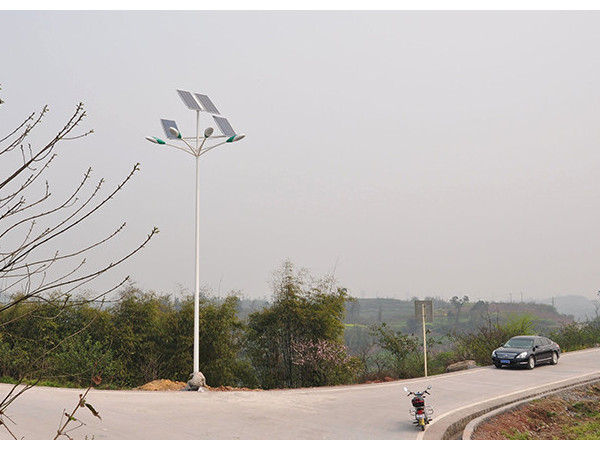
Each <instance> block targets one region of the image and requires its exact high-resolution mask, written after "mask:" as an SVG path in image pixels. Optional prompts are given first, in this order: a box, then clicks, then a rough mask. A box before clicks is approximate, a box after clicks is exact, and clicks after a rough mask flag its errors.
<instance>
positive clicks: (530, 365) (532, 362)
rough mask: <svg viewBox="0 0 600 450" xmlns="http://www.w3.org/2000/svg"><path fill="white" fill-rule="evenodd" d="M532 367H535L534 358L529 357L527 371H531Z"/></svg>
mask: <svg viewBox="0 0 600 450" xmlns="http://www.w3.org/2000/svg"><path fill="white" fill-rule="evenodd" d="M534 367H535V358H534V357H533V356H530V357H529V359H528V360H527V368H528V369H529V370H531V369H533V368H534Z"/></svg>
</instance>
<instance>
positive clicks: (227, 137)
mask: <svg viewBox="0 0 600 450" xmlns="http://www.w3.org/2000/svg"><path fill="white" fill-rule="evenodd" d="M177 93H178V94H179V96H180V97H181V99H182V100H183V102H184V103H185V105H186V106H187V107H188V108H190V109H192V110H195V111H196V136H195V138H196V139H195V141H196V142H195V143H196V145H195V146H193V145H191V144H190V140H192V139H193V138H184V137H182V135H181V132H180V131H179V127H177V124H176V123H175V121H173V120H167V119H161V123H162V126H163V130H164V132H165V135H166V137H167V139H169V140H176V141H180V142H183V143H184V144H185V147H183V146H179V145H174V144H169V143H167V142H166V141H164V140H162V139H159V138H157V137H155V136H146V139H147V140H148V141H150V142H152V143H153V144H160V145H166V146H168V147H174V148H177V149H179V150H183V151H184V152H186V153H188V154H190V155H192V156H194V157H195V159H196V219H195V220H196V225H195V227H196V229H195V253H196V254H195V289H194V358H193V361H194V362H193V373H192V380H190V381H189V382H188V388H190V390H198V388H199V387H201V386H200V385H192V381H193V380H194V379H195V378H196V376H197V374H200V375H201V377H200V378H201V379H202V380H204V375H202V374H201V372H200V315H199V312H200V156H202V155H204V154H205V153H206V152H208V151H209V150H212V149H213V148H215V147H218V146H220V145H223V144H227V143H231V142H237V141H239V140H241V139H243V138H244V137H245V135H243V134H236V133H235V132H234V131H233V128H232V127H231V125H230V124H229V121H228V120H227V119H226V118H225V117H222V116H221V115H220V114H221V113H220V112H219V111H218V110H217V108H216V107H215V105H214V104H213V103H212V102H211V101H210V99H209V98H208V97H207V96H206V95H203V94H192V93H191V92H188V91H180V90H178V91H177ZM200 112H207V113H211V114H212V115H213V116H212V117H213V119H214V121H215V123H216V124H217V126H218V127H219V129H220V130H221V132H222V135H219V136H213V135H212V134H213V131H214V130H213V128H212V127H208V128H206V129H205V130H204V137H203V139H202V141H200ZM215 114H216V115H215ZM209 139H210V140H211V141H212V140H215V139H224V140H223V141H221V142H218V143H216V144H212V145H209V146H208V147H206V148H204V144H205V143H206V142H207V140H209ZM202 383H203V381H202Z"/></svg>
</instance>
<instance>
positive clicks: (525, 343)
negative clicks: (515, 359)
mask: <svg viewBox="0 0 600 450" xmlns="http://www.w3.org/2000/svg"><path fill="white" fill-rule="evenodd" d="M504 346H505V347H510V348H531V347H533V339H530V338H512V339H511V340H509V341H508V342H507V343H506V344H505V345H504Z"/></svg>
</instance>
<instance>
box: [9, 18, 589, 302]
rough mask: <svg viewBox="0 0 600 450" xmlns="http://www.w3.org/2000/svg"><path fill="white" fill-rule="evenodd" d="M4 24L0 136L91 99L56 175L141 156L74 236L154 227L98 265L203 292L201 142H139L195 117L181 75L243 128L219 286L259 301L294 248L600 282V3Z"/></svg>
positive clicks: (410, 270)
mask: <svg viewBox="0 0 600 450" xmlns="http://www.w3.org/2000/svg"><path fill="white" fill-rule="evenodd" d="M0 42H2V45H0V67H1V69H0V84H1V85H2V91H1V93H0V94H1V95H0V96H1V98H2V99H3V100H4V101H5V104H4V105H2V107H0V134H1V135H2V136H3V135H4V134H6V132H7V131H9V130H12V128H11V127H12V126H13V125H16V124H17V122H18V121H19V120H20V119H23V118H24V117H25V116H27V115H28V114H29V113H31V112H33V111H39V110H40V109H41V107H42V106H44V105H46V104H47V105H49V106H50V110H51V113H50V116H49V117H48V119H47V120H46V122H45V123H44V126H45V127H46V128H45V129H46V130H48V131H47V134H48V135H50V134H51V131H56V130H57V128H58V126H59V125H62V124H63V123H64V122H65V121H66V119H67V118H68V117H69V116H70V114H71V113H72V112H73V110H74V108H75V105H76V104H77V103H78V102H80V101H82V102H84V104H85V107H86V110H87V112H88V115H87V118H86V122H85V124H84V125H83V126H82V131H85V130H84V129H90V128H93V129H94V131H95V132H94V134H92V135H91V136H89V137H87V138H86V139H85V140H81V141H75V142H70V143H68V144H65V145H63V146H61V147H59V148H58V149H57V150H59V153H60V158H59V160H58V162H57V164H56V165H55V167H54V173H55V175H58V178H57V179H58V184H57V182H56V181H55V182H54V184H53V186H55V189H57V190H59V191H60V189H63V188H64V189H67V188H68V187H72V186H74V185H76V183H77V182H78V180H79V179H80V178H81V175H82V174H83V172H84V170H85V169H86V168H87V167H88V166H92V167H93V169H94V174H95V176H97V177H104V178H106V180H107V185H108V186H110V187H112V186H114V185H116V184H117V183H118V182H119V181H121V179H122V178H124V177H125V176H126V175H127V173H128V172H129V171H130V169H131V168H132V167H133V165H134V164H135V163H136V162H139V163H141V171H140V172H139V173H138V174H137V175H136V177H135V178H134V180H133V182H132V183H131V184H130V185H128V186H127V188H126V189H125V190H124V191H123V192H122V193H121V194H120V195H119V196H118V197H117V198H116V199H115V200H114V201H113V202H112V204H111V206H110V208H109V209H107V211H106V213H105V214H104V215H103V216H102V220H101V221H98V220H97V221H95V222H94V223H93V224H88V225H87V227H88V228H86V229H82V230H80V231H79V233H80V235H74V236H72V238H73V239H74V240H75V239H82V242H83V240H84V239H85V238H86V236H84V235H88V236H92V235H95V233H99V234H106V232H107V231H110V230H112V229H113V228H116V227H117V226H118V225H119V224H120V223H121V222H123V221H126V222H127V229H126V232H125V233H124V234H123V236H122V238H121V241H120V243H119V246H118V247H117V248H113V249H112V250H111V252H112V251H114V252H115V253H114V254H115V256H118V255H120V254H122V252H123V251H124V250H125V249H126V248H129V247H133V246H134V245H135V244H137V243H138V242H140V241H141V240H143V238H144V237H145V236H146V235H147V234H148V233H149V232H150V230H151V229H152V227H153V226H157V227H158V228H159V229H160V233H159V235H158V236H157V237H156V238H155V239H153V241H152V242H151V244H150V245H149V246H148V247H147V248H146V249H144V251H143V252H142V253H140V254H138V255H136V256H135V257H134V258H133V259H132V260H130V261H129V262H128V263H127V265H125V266H122V267H119V268H118V273H115V274H113V275H111V276H109V277H106V279H105V281H104V283H107V284H110V283H112V282H114V280H115V279H118V278H121V277H124V276H126V275H130V276H131V278H132V279H133V280H134V281H135V282H136V283H137V286H138V287H140V288H143V289H147V290H155V291H157V292H159V293H166V294H178V293H179V292H180V290H181V289H183V290H185V291H187V292H188V293H192V292H193V289H194V217H195V216H194V193H195V164H194V158H193V157H191V156H189V155H186V154H184V153H183V152H180V151H177V150H176V149H172V148H171V149H167V148H165V147H162V146H157V145H153V144H151V143H150V142H148V141H146V140H145V139H144V137H145V136H147V135H156V136H162V129H161V126H160V119H161V118H167V119H173V120H176V121H177V123H178V124H179V126H180V128H181V129H182V131H183V133H184V134H186V135H193V134H195V113H194V112H192V111H190V110H189V109H188V108H186V107H185V105H184V104H183V103H182V102H181V100H180V98H179V97H178V95H177V93H176V89H183V90H190V91H193V92H199V93H202V94H206V95H208V96H209V97H210V98H211V99H212V101H213V102H214V103H215V104H216V106H217V107H218V108H219V109H220V111H221V113H222V114H223V115H225V116H226V117H227V118H228V119H229V121H230V122H231V124H232V125H233V127H234V128H235V130H236V131H237V132H239V133H245V134H246V138H245V139H244V140H242V141H239V142H237V143H233V144H227V145H224V146H222V147H220V148H218V149H215V150H214V151H213V152H210V153H208V154H207V155H206V156H203V157H202V159H201V173H200V175H201V222H200V227H201V285H202V286H203V287H204V288H206V289H208V290H209V291H210V292H212V293H213V294H214V295H225V294H227V293H230V292H232V291H238V292H241V293H242V295H243V296H244V297H262V296H267V297H268V296H270V294H271V286H270V281H271V280H272V277H273V272H274V271H275V270H277V269H278V268H279V267H280V265H281V263H282V262H283V261H284V260H290V261H292V262H293V263H294V264H295V265H296V266H298V267H303V268H307V269H308V270H309V271H310V272H311V273H312V274H313V275H315V276H322V275H326V274H329V273H332V272H334V273H335V277H336V279H337V281H338V283H339V284H340V285H341V286H343V287H346V288H348V290H349V291H350V293H351V294H352V295H354V296H358V297H373V296H381V297H384V296H386V297H397V298H410V297H412V296H417V297H425V296H441V297H443V298H449V297H451V296H453V295H469V296H470V297H471V299H486V300H506V299H508V298H509V296H510V295H511V294H512V298H513V300H514V299H520V297H521V295H523V296H524V298H531V297H537V298H548V297H552V296H559V295H567V294H579V295H584V296H586V297H588V298H596V293H597V292H598V290H599V289H600V276H599V275H600V273H599V272H600V264H599V262H600V261H599V259H600V232H599V230H600V209H599V204H600V148H599V144H600V127H599V126H598V123H599V119H600V83H599V80H600V59H599V58H598V54H599V51H600V48H599V47H600V12H599V11H530V12H527V11H458V10H457V11H428V12H427V11H329V12H325V11H221V12H219V11H150V12H141V11H131V12H123V11H100V12H88V11H81V12H70V11H55V12H42V11H2V12H0ZM202 121H203V122H202V123H201V126H202V127H205V126H210V125H214V124H213V123H212V119H211V117H210V116H209V115H206V116H204V115H203V116H202ZM105 256H106V255H105ZM98 289H100V287H98Z"/></svg>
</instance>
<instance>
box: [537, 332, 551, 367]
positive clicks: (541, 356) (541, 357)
mask: <svg viewBox="0 0 600 450" xmlns="http://www.w3.org/2000/svg"><path fill="white" fill-rule="evenodd" d="M549 344H550V342H549V341H548V340H547V339H544V338H536V339H535V341H534V342H533V348H534V354H535V359H536V361H540V362H541V361H548V360H549V359H550V357H551V350H550V345H549Z"/></svg>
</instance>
